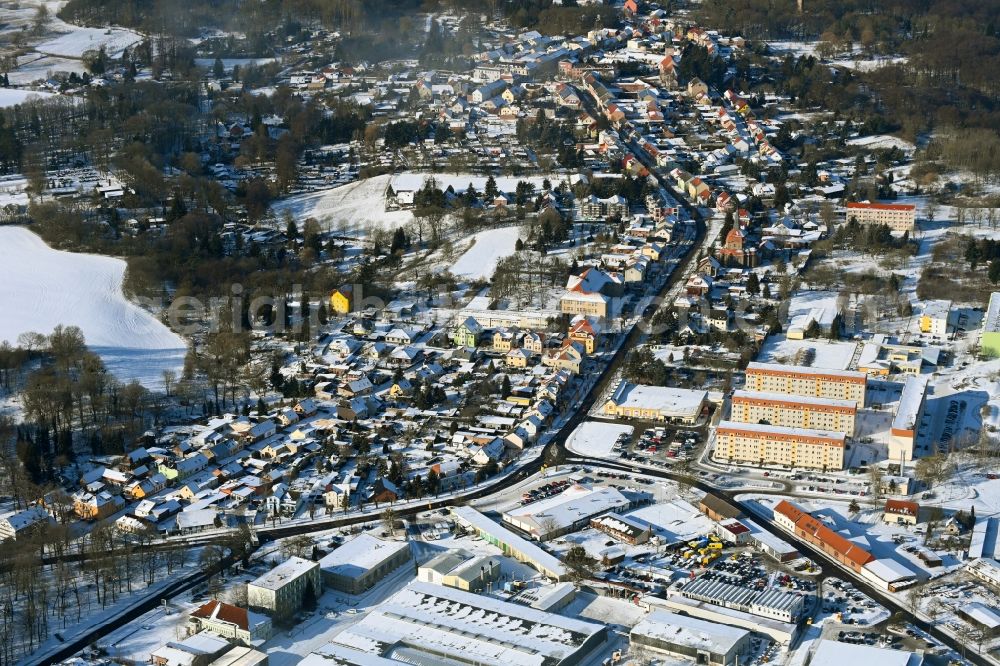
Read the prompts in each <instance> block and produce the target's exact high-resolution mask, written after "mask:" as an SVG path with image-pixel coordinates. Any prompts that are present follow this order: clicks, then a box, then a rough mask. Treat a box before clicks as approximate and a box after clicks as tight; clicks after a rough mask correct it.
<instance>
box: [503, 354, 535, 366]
mask: <svg viewBox="0 0 1000 666" xmlns="http://www.w3.org/2000/svg"><path fill="white" fill-rule="evenodd" d="M529 360H531V353H530V352H528V351H527V350H525V349H511V350H510V351H509V352H507V354H506V355H505V356H504V361H506V363H507V366H508V367H511V368H527V367H528V361H529Z"/></svg>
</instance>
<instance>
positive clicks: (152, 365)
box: [0, 226, 186, 388]
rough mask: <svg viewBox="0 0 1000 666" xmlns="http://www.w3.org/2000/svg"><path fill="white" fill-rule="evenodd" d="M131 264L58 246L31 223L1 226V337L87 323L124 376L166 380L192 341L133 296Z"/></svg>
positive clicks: (157, 382)
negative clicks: (128, 290)
mask: <svg viewBox="0 0 1000 666" xmlns="http://www.w3.org/2000/svg"><path fill="white" fill-rule="evenodd" d="M125 268H126V264H125V262H124V261H122V260H121V259H115V258H113V257H103V256H99V255H92V254H77V253H73V252H61V251H58V250H54V249H52V248H51V247H49V246H48V245H46V244H45V242H44V241H42V239H41V238H39V237H38V236H36V235H35V234H34V233H32V232H31V231H28V230H27V229H25V228H24V227H13V226H9V227H0V312H2V313H3V316H0V340H7V341H9V342H10V343H12V344H13V343H15V342H16V341H17V336H18V335H20V334H21V333H24V332H26V331H36V332H38V333H45V334H48V333H50V332H51V331H52V329H53V328H55V327H56V326H57V325H59V324H63V325H67V326H68V325H73V326H79V327H80V329H81V330H82V331H83V334H84V335H85V336H86V338H87V345H88V346H89V347H90V349H92V350H93V351H95V352H96V353H98V354H99V355H100V356H101V358H102V359H104V363H105V364H106V365H107V367H108V369H109V370H110V371H111V372H112V373H113V374H114V375H115V376H116V377H117V378H118V379H120V380H121V381H129V380H131V379H138V380H139V381H140V382H142V384H143V385H144V386H146V387H151V388H157V387H159V386H161V385H162V382H163V378H162V374H163V371H164V370H166V369H171V370H174V371H176V372H179V370H180V367H181V366H182V365H183V362H184V354H185V351H186V346H185V343H184V340H183V338H181V337H180V336H178V335H176V334H175V333H173V332H172V331H171V330H170V329H169V328H167V327H166V326H165V325H164V324H162V323H160V321H159V320H157V319H156V318H155V317H153V316H152V315H151V314H149V313H148V312H146V311H145V310H143V309H142V308H140V307H139V306H137V305H135V304H134V303H132V302H130V301H129V300H128V299H126V298H125V295H124V294H123V293H122V281H123V280H124V278H125Z"/></svg>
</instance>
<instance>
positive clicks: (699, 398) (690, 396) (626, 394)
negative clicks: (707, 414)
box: [604, 381, 708, 424]
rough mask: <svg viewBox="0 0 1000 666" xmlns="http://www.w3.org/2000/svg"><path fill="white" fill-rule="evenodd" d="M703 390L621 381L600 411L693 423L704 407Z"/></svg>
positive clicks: (641, 417) (639, 417)
mask: <svg viewBox="0 0 1000 666" xmlns="http://www.w3.org/2000/svg"><path fill="white" fill-rule="evenodd" d="M707 398H708V392H707V391H698V390H691V389H681V388H671V387H668V386H644V385H642V384H631V383H629V382H626V381H623V382H621V383H620V384H618V386H617V388H615V390H614V393H612V394H611V397H610V398H609V399H608V401H607V402H606V403H604V414H605V415H607V416H612V417H616V418H632V419H641V420H644V421H664V422H670V423H686V424H690V423H694V422H695V421H697V420H698V417H699V416H701V412H702V410H703V409H704V408H705V400H706V399H707Z"/></svg>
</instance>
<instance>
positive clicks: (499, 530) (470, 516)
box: [451, 506, 566, 577]
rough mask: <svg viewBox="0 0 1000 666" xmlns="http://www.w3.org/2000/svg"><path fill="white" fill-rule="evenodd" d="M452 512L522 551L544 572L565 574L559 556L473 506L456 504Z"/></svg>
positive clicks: (511, 547)
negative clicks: (491, 518)
mask: <svg viewBox="0 0 1000 666" xmlns="http://www.w3.org/2000/svg"><path fill="white" fill-rule="evenodd" d="M451 512H452V514H454V516H455V517H456V518H457V519H459V521H461V522H463V523H465V524H466V525H469V526H471V527H473V528H474V529H476V530H478V531H480V532H483V533H485V534H489V535H491V536H492V537H493V538H494V539H495V540H496V541H498V542H500V543H502V544H505V545H506V546H507V547H508V548H509V549H510V550H512V551H516V552H518V553H520V555H521V556H522V557H524V558H526V559H528V560H529V564H533V565H535V566H537V567H539V568H541V569H543V570H544V573H551V574H555V575H557V576H560V577H561V576H564V575H565V573H566V569H565V567H564V566H563V563H562V562H561V561H560V560H559V558H557V557H556V556H554V555H552V554H550V553H548V552H547V551H546V550H544V549H542V548H541V547H539V546H537V545H535V544H533V543H531V542H530V541H528V540H527V539H525V538H523V537H521V536H518V535H517V534H515V533H513V532H511V531H510V530H508V529H507V528H506V527H503V526H502V525H500V524H498V523H497V522H495V521H492V520H490V519H489V518H487V517H486V516H484V515H483V514H481V513H479V512H478V511H476V510H475V509H473V508H472V507H467V506H456V507H452V509H451Z"/></svg>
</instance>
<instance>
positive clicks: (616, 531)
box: [590, 513, 653, 546]
mask: <svg viewBox="0 0 1000 666" xmlns="http://www.w3.org/2000/svg"><path fill="white" fill-rule="evenodd" d="M590 526H591V527H593V528H594V529H595V530H598V531H600V532H604V533H605V534H607V535H608V536H610V537H613V538H615V539H617V540H618V541H624V542H625V543H627V544H630V545H633V546H635V545H638V544H643V543H646V542H647V541H649V537H650V536H651V535H652V531H653V530H652V528H651V527H650V526H649V525H647V524H645V523H642V522H639V521H638V520H636V519H634V518H630V517H629V516H619V515H617V514H614V513H609V514H605V515H603V516H598V517H597V518H591V520H590Z"/></svg>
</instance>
